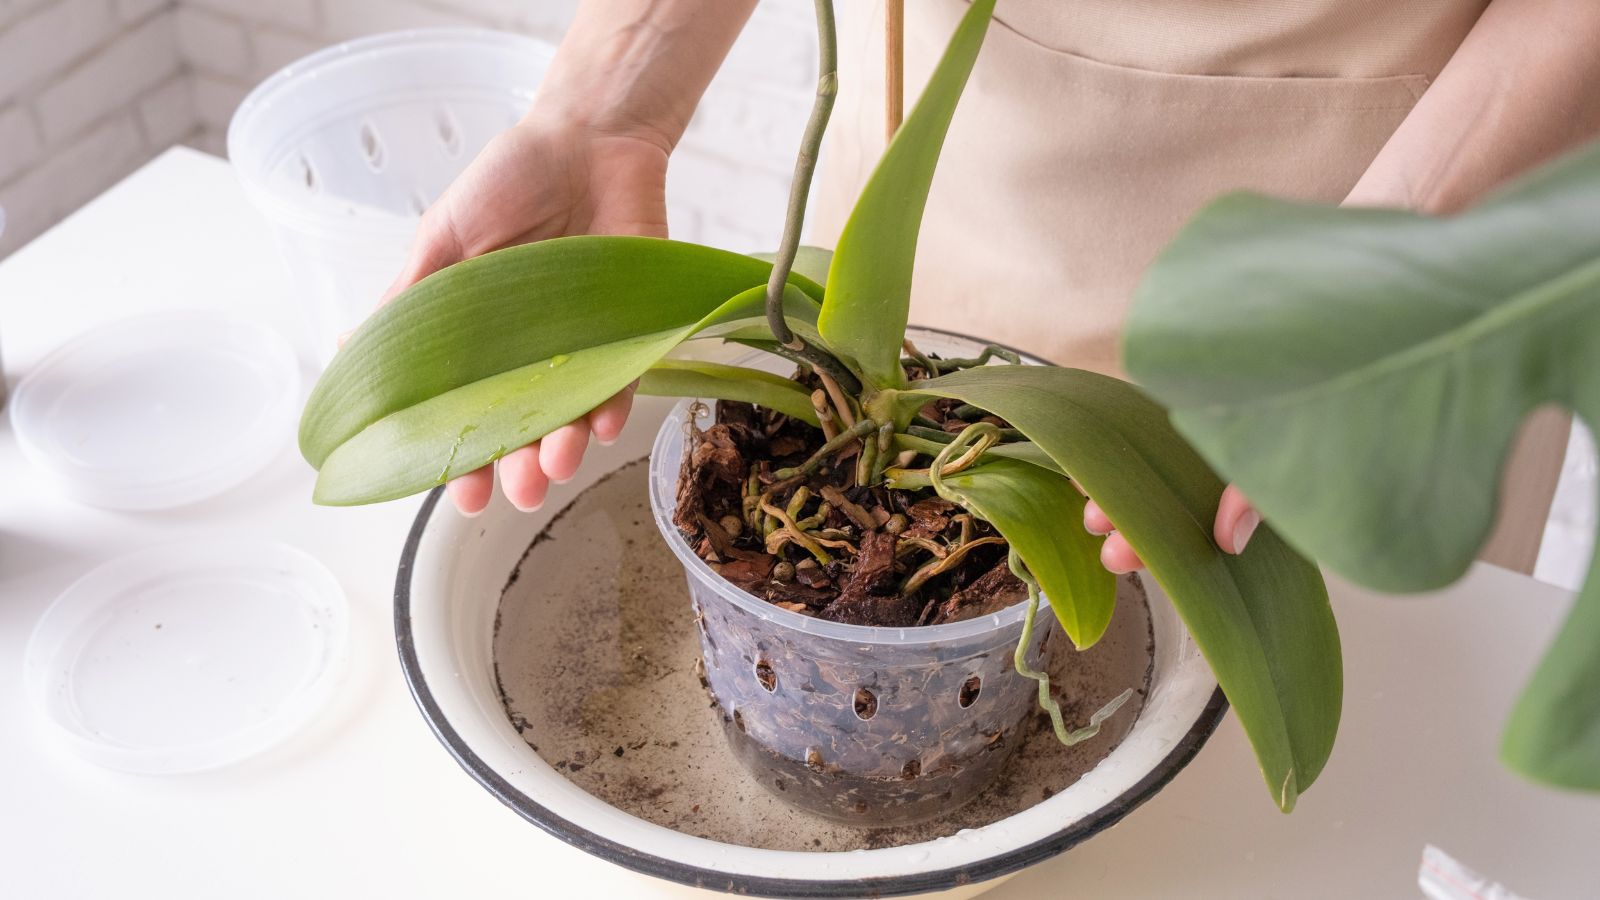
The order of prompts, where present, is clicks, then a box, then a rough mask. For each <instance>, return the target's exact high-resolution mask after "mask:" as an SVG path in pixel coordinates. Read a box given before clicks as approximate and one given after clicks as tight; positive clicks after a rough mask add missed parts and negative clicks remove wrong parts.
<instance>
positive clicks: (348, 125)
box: [228, 28, 554, 362]
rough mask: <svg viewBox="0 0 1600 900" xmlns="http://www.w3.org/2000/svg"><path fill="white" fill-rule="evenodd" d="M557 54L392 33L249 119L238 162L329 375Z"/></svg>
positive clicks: (341, 48) (338, 59)
mask: <svg viewBox="0 0 1600 900" xmlns="http://www.w3.org/2000/svg"><path fill="white" fill-rule="evenodd" d="M553 54H554V49H553V48H552V47H550V45H548V44H546V43H543V42H541V41H538V40H535V39H533V38H529V37H524V36H521V35H514V34H505V33H501V32H496V31H487V30H479V29H470V28H438V29H418V30H413V31H400V32H394V33H390V34H381V35H375V36H372V37H367V38H361V39H359V40H355V41H350V42H348V43H344V44H339V45H337V46H334V47H330V48H328V49H326V50H322V51H319V52H317V53H314V54H312V55H311V56H308V57H306V58H305V59H302V60H299V61H298V62H295V63H293V64H291V65H289V66H288V67H286V68H284V69H283V70H282V71H280V72H278V73H277V74H275V75H273V76H272V77H270V78H268V79H267V80H266V81H264V82H262V83H261V84H260V85H259V86H257V87H256V89H255V90H253V91H251V92H250V95H249V96H248V97H246V98H245V101H244V103H242V104H241V105H240V106H239V109H238V111H237V112H235V113H234V116H233V121H232V122H231V123H230V125H229V126H228V156H229V158H230V160H231V161H232V163H233V166H234V170H235V171H236V172H237V174H238V176H239V179H240V181H241V182H243V184H244V187H245V191H246V193H248V194H249V196H250V199H251V201H252V203H253V204H254V205H255V206H256V208H257V209H259V210H260V211H261V212H262V214H263V215H265V216H266V217H267V219H268V220H270V221H271V223H272V225H273V230H274V232H275V234H276V236H277V239H278V243H279V245H280V247H281V249H282V251H283V257H284V260H285V261H286V263H287V264H288V266H289V271H290V274H291V276H292V278H293V280H294V284H295V288H296V289H297V291H298V293H299V295H300V296H299V302H300V303H302V304H303V305H304V306H305V309H306V314H307V325H308V327H309V328H310V329H311V333H312V340H313V342H314V345H315V347H316V348H317V351H318V353H319V354H321V356H322V359H323V361H324V362H326V361H327V359H329V358H330V357H331V356H332V355H333V352H334V350H335V346H336V339H337V337H338V335H340V334H342V333H344V332H346V331H348V330H350V329H351V328H354V327H355V326H356V325H358V324H360V322H361V320H362V319H364V318H366V316H367V315H368V314H369V313H371V312H372V309H373V307H374V306H375V305H376V304H377V302H378V298H379V297H380V296H381V295H382V294H383V291H384V289H385V288H387V287H388V285H389V283H390V282H391V281H392V280H393V279H394V277H395V276H396V275H398V274H399V273H400V267H401V265H402V264H403V263H404V261H405V256H406V250H407V248H408V247H409V245H410V243H411V238H412V235H413V234H414V233H415V231H416V227H417V221H418V217H419V216H420V215H421V214H422V211H423V210H424V209H426V208H427V207H428V205H429V204H431V203H432V202H433V201H434V199H436V198H437V197H438V196H439V194H440V193H442V192H443V191H444V189H445V187H446V186H448V185H449V184H450V182H451V181H452V180H453V179H454V178H455V177H456V175H457V174H459V173H460V172H461V170H462V169H463V168H465V167H466V165H467V163H469V162H471V161H472V159H473V157H474V156H476V155H477V154H478V151H480V150H482V149H483V147H484V145H485V144H487V143H488V142H489V139H490V138H492V137H494V136H495V135H496V134H498V133H499V132H501V131H503V130H504V129H505V128H506V127H508V126H509V125H511V124H512V123H514V122H515V121H517V119H518V118H520V117H521V116H522V114H523V113H524V112H525V111H526V110H527V108H528V106H529V105H530V104H531V103H532V102H533V95H534V91H535V89H536V88H537V87H538V84H539V81H540V80H541V79H542V78H543V77H544V72H545V70H546V69H547V68H548V67H549V63H550V59H551V57H552V55H553Z"/></svg>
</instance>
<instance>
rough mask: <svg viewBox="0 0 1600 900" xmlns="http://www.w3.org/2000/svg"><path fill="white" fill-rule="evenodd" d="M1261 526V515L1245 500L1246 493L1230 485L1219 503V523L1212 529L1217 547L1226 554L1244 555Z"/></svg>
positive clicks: (1223, 492)
mask: <svg viewBox="0 0 1600 900" xmlns="http://www.w3.org/2000/svg"><path fill="white" fill-rule="evenodd" d="M1260 524H1261V514H1260V513H1258V512H1256V511H1255V508H1254V507H1252V506H1251V505H1250V501H1249V500H1247V499H1245V496H1244V493H1243V492H1242V491H1240V490H1239V489H1238V488H1237V487H1235V486H1234V485H1231V484H1230V485H1228V486H1227V488H1225V489H1224V490H1223V491H1222V498H1221V500H1219V501H1218V503H1217V521H1216V524H1215V526H1213V528H1212V537H1214V538H1216V541H1217V546H1218V547H1221V548H1222V551H1223V552H1224V553H1234V554H1238V553H1243V552H1244V547H1245V545H1246V544H1248V543H1250V536H1251V535H1253V534H1255V531H1256V528H1257V526H1259V525H1260Z"/></svg>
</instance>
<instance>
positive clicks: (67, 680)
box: [25, 541, 346, 774]
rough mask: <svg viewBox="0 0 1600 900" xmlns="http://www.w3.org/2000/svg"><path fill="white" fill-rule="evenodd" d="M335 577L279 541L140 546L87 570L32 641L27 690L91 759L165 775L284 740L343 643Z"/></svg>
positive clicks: (329, 673)
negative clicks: (125, 554)
mask: <svg viewBox="0 0 1600 900" xmlns="http://www.w3.org/2000/svg"><path fill="white" fill-rule="evenodd" d="M345 632H346V609H345V599H344V593H343V592H342V591H341V590H340V588H339V583H338V581H337V580H336V579H335V578H334V577H333V575H332V574H331V573H330V572H329V571H328V570H327V569H326V568H324V567H323V566H322V564H321V563H319V562H317V560H315V559H313V558H312V557H311V556H309V555H307V554H305V553H303V552H301V551H299V550H296V549H294V548H292V547H287V546H284V545H282V544H276V543H248V542H231V541H219V542H198V543H185V544H173V545H167V546H163V547H156V548H153V549H149V550H143V551H140V552H137V553H132V554H129V555H127V556H122V557H119V558H117V559H114V560H112V561H110V562H108V563H105V564H104V565H101V566H99V567H98V568H96V569H94V570H93V571H91V572H89V574H87V575H85V576H83V578H81V579H79V580H78V581H77V582H76V583H74V584H73V585H72V586H71V587H69V588H67V590H66V591H65V592H64V593H62V594H61V596H60V597H58V598H57V599H56V601H55V603H54V604H52V605H51V607H50V608H49V609H48V610H46V612H45V614H44V616H43V618H41V619H40V620H39V624H38V625H37V626H36V627H35V628H34V632H33V637H32V638H31V639H30V640H29V642H28V650H27V654H26V663H25V666H26V670H27V683H28V691H29V693H30V695H31V696H32V699H33V700H34V703H35V704H36V706H37V707H38V709H39V711H40V712H41V713H42V714H43V716H44V718H45V719H46V720H47V722H48V723H50V724H51V725H52V726H53V727H52V729H51V730H53V731H55V732H57V733H58V734H59V735H60V736H61V737H62V738H63V739H64V740H66V742H67V743H68V744H69V745H70V746H71V747H72V748H73V749H74V750H76V751H77V752H79V753H80V754H81V755H83V756H84V757H86V758H87V759H89V760H90V761H92V762H95V763H98V764H100V765H103V766H106V767H108V768H112V769H119V770H122V771H125V772H138V773H145V774H165V773H175V772H190V771H198V770H201V769H210V768H215V767H218V766H222V765H226V764H228V763H231V762H235V761H237V760H240V759H243V758H245V757H248V756H251V755H253V754H256V753H259V752H261V751H262V750H265V749H267V748H269V747H271V746H273V745H274V744H276V743H278V742H279V741H281V740H283V739H284V738H286V737H288V736H289V735H290V734H292V733H293V732H294V731H295V730H296V729H297V728H299V727H300V726H301V725H303V724H304V723H305V722H306V720H307V719H309V718H310V717H311V716H312V714H314V713H315V712H316V711H317V709H318V708H319V707H320V706H321V705H322V704H323V702H324V701H326V700H327V698H328V696H329V695H330V693H331V692H332V689H333V685H334V682H335V679H336V675H337V672H338V669H339V668H340V663H341V662H342V660H343V656H344V649H345Z"/></svg>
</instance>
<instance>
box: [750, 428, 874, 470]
mask: <svg viewBox="0 0 1600 900" xmlns="http://www.w3.org/2000/svg"><path fill="white" fill-rule="evenodd" d="M876 430H878V423H877V422H874V421H872V420H871V419H862V420H861V421H859V422H857V423H856V424H855V425H854V426H852V427H851V428H850V429H849V430H848V431H841V432H839V433H838V434H837V435H835V436H834V437H833V438H832V439H831V440H829V441H828V442H827V443H826V444H823V445H822V447H821V449H819V450H817V452H815V453H813V454H811V457H810V458H809V459H807V460H806V461H805V462H803V463H801V464H800V465H798V466H792V467H790V468H787V469H779V470H778V471H776V472H773V473H772V477H773V478H776V479H777V480H779V481H786V480H788V479H790V478H795V477H797V476H800V475H810V474H811V473H812V472H815V471H816V470H817V469H819V468H821V466H822V462H823V460H825V459H827V458H828V456H829V455H830V454H832V453H834V452H836V451H838V450H841V449H843V448H844V447H845V446H847V445H848V444H849V443H850V442H851V441H853V440H856V439H858V438H865V437H866V436H867V435H869V434H871V433H872V432H874V431H876Z"/></svg>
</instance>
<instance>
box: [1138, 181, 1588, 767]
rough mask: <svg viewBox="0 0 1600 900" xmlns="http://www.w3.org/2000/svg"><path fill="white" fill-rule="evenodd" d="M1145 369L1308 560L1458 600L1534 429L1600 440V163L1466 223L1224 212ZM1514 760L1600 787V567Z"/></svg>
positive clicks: (1190, 252) (1175, 252)
mask: <svg viewBox="0 0 1600 900" xmlns="http://www.w3.org/2000/svg"><path fill="white" fill-rule="evenodd" d="M1126 360H1127V365H1128V368H1129V370H1130V372H1131V373H1132V374H1133V375H1134V376H1135V377H1136V378H1137V379H1138V380H1139V381H1141V382H1142V383H1144V384H1145V385H1146V386H1147V387H1148V388H1149V389H1150V390H1151V391H1152V392H1153V393H1154V394H1155V395H1156V396H1157V397H1158V398H1160V399H1161V400H1162V401H1163V402H1165V403H1166V404H1167V405H1168V406H1169V407H1170V408H1171V410H1172V419H1173V422H1174V423H1175V424H1176V425H1177V427H1178V429H1179V430H1180V431H1182V432H1183V433H1184V434H1185V435H1187V436H1188V437H1189V439H1190V440H1192V441H1193V442H1194V444H1195V445H1196V446H1197V447H1198V448H1199V449H1200V451H1201V452H1202V453H1203V454H1204V455H1205V457H1206V458H1207V459H1208V460H1209V461H1210V462H1211V463H1212V464H1213V465H1215V466H1216V467H1217V468H1218V469H1219V470H1220V471H1221V472H1222V473H1223V474H1225V475H1227V476H1228V477H1230V478H1232V479H1234V480H1235V481H1236V482H1238V484H1239V485H1240V486H1241V487H1242V488H1243V489H1244V491H1245V493H1246V494H1248V495H1249V496H1250V498H1251V500H1252V501H1253V502H1254V503H1255V504H1256V506H1257V507H1258V508H1259V509H1260V510H1261V511H1262V513H1263V514H1264V515H1265V516H1266V517H1267V518H1268V519H1269V520H1271V521H1272V523H1273V525H1274V526H1275V527H1276V528H1278V529H1280V530H1281V531H1282V532H1283V533H1284V534H1285V535H1286V536H1287V537H1288V538H1289V539H1290V540H1291V541H1293V542H1294V543H1295V544H1296V545H1297V546H1299V547H1301V548H1302V549H1304V550H1305V551H1306V552H1308V553H1310V554H1312V555H1314V556H1315V557H1316V558H1318V559H1320V560H1322V561H1323V562H1324V563H1325V564H1327V565H1328V566H1329V567H1331V568H1333V569H1334V570H1336V571H1338V572H1339V573H1340V574H1341V575H1343V576H1345V577H1346V578H1349V579H1350V580H1352V581H1355V582H1358V583H1361V584H1365V585H1368V586H1371V587H1374V588H1379V589H1385V590H1423V589H1429V588H1436V587H1440V586H1442V585H1445V584H1447V583H1449V582H1451V581H1453V580H1455V579H1456V578H1457V577H1459V576H1460V575H1461V574H1462V573H1463V572H1464V571H1465V570H1466V568H1467V566H1468V565H1469V564H1470V563H1471V561H1472V559H1473V558H1474V556H1475V554H1476V552H1477V551H1478V549H1479V547H1480V546H1481V545H1482V544H1483V542H1484V540H1485V539H1486V537H1487V536H1488V534H1489V531H1490V528H1491V526H1492V524H1493V521H1494V515H1495V504H1496V497H1497V485H1498V482H1499V478H1500V470H1501V467H1502V466H1503V464H1504V461H1505V458H1506V454H1507V452H1508V450H1509V448H1510V446H1511V443H1512V439H1513V437H1514V435H1515V433H1516V430H1517V428H1518V425H1519V423H1520V422H1521V421H1522V419H1523V418H1524V416H1526V415H1527V413H1528V412H1529V411H1530V410H1532V409H1533V408H1535V407H1537V406H1539V405H1541V404H1546V403H1556V404H1560V405H1562V406H1565V407H1567V408H1569V409H1572V410H1575V411H1576V412H1577V413H1578V414H1579V415H1580V416H1582V417H1583V418H1584V419H1585V420H1587V421H1588V422H1589V423H1590V424H1591V425H1593V424H1595V423H1600V150H1589V151H1587V152H1585V153H1582V154H1580V155H1577V156H1574V157H1572V158H1569V159H1567V160H1564V161H1561V162H1558V163H1556V164H1554V165H1551V166H1549V167H1547V168H1546V169H1544V170H1542V171H1540V172H1538V173H1536V174H1535V175H1534V176H1532V177H1531V178H1529V179H1527V180H1525V181H1524V182H1522V183H1520V184H1519V185H1516V186H1514V187H1513V188H1512V189H1510V190H1508V191H1506V192H1504V193H1501V194H1499V195H1498V196H1496V197H1493V198H1491V199H1490V200H1489V201H1487V202H1485V203H1483V204H1482V205H1481V206H1479V207H1477V208H1475V209H1473V210H1471V211H1468V212H1466V213H1463V214H1461V215H1457V216H1453V217H1450V218H1430V217H1427V216H1420V215H1413V214H1410V213H1406V212H1398V211H1382V210H1360V209H1334V208H1329V207H1324V206H1311V205H1303V204H1295V203H1287V202H1282V201H1276V200H1269V199H1266V198H1264V197H1257V196H1250V195H1237V196H1231V197H1227V198H1224V199H1222V200H1219V201H1217V202H1216V203H1214V204H1212V205H1211V206H1210V207H1209V208H1207V209H1206V210H1204V211H1203V212H1202V213H1201V214H1200V215H1199V216H1198V217H1197V218H1196V219H1195V220H1194V221H1193V222H1191V223H1190V224H1189V225H1188V226H1187V227H1186V228H1185V229H1184V230H1183V232H1182V233H1181V234H1180V235H1179V236H1178V238H1177V239H1176V240H1175V241H1174V242H1173V243H1172V245H1171V246H1170V247H1168V248H1167V250H1166V251H1165V252H1164V253H1163V254H1162V255H1161V257H1160V259H1159V260H1158V261H1157V263H1156V264H1155V266H1154V267H1153V268H1152V269H1151V270H1150V272H1149V274H1148V276H1147V277H1146V279H1145V281H1144V283H1143V285H1142V286H1141V288H1140V290H1139V295H1138V299H1137V302H1136V303H1135V305H1134V309H1133V313H1132V319H1131V322H1130V324H1129V327H1128V332H1127V346H1126ZM1507 601H1508V603H1510V602H1513V598H1507ZM1507 612H1508V614H1510V613H1512V610H1511V609H1509V608H1508V610H1507ZM1463 652H1470V651H1469V650H1468V649H1467V648H1463ZM1502 757H1503V758H1504V760H1505V761H1506V762H1507V763H1508V764H1509V765H1510V766H1511V767H1512V768H1514V769H1516V770H1517V771H1520V772H1522V773H1524V774H1526V775H1528V776H1530V777H1532V778H1535V779H1538V780H1541V781H1545V782H1549V783H1552V784H1557V785H1565V786H1570V787H1579V788H1587V789H1600V575H1597V574H1596V571H1595V568H1594V566H1593V564H1592V563H1591V568H1590V572H1589V576H1588V579H1587V582H1586V583H1585V585H1584V587H1583V590H1582V592H1581V593H1580V594H1579V596H1578V598H1577V601H1576V603H1575V605H1574V607H1573V610H1572V612H1571V615H1570V617H1569V619H1568V620H1567V622H1566V624H1565V625H1564V627H1563V629H1562V631H1561V634H1560V636H1559V637H1558V638H1557V639H1556V641H1555V643H1554V644H1553V645H1552V646H1551V648H1550V651H1549V653H1548V654H1547V655H1546V657H1545V659H1544V661H1543V662H1542V663H1541V664H1540V666H1539V667H1538V670H1537V671H1536V672H1535V674H1534V676H1533V680H1532V681H1531V682H1530V683H1529V685H1528V687H1527V688H1526V690H1525V692H1524V693H1523V695H1522V697H1521V699H1520V700H1519V701H1518V703H1517V706H1516V709H1515V711H1514V712H1513V713H1512V716H1511V721H1510V724H1509V726H1508V728H1507V730H1506V734H1505V739H1504V744H1503V745H1502Z"/></svg>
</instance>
